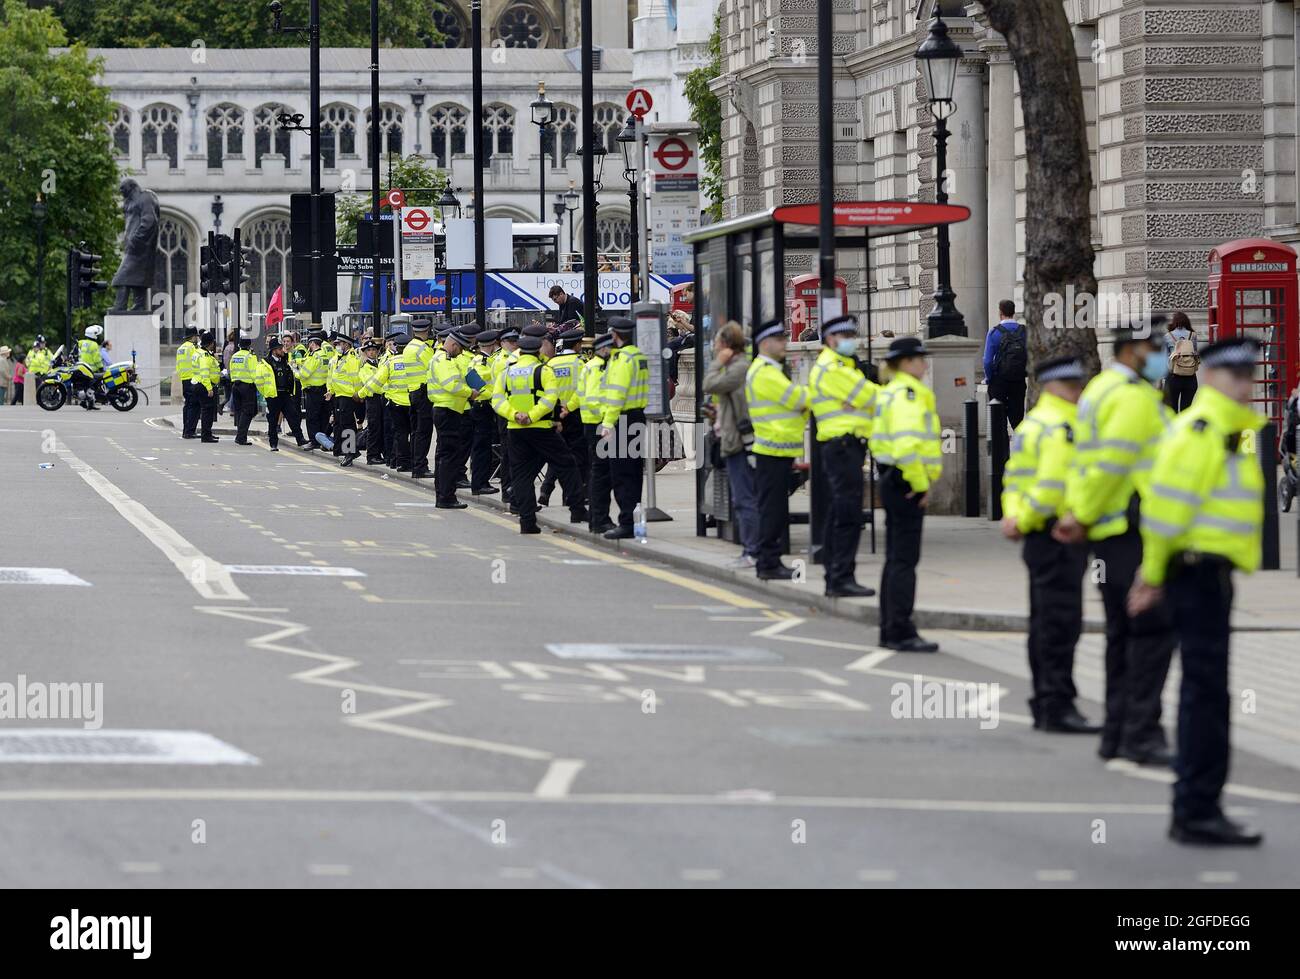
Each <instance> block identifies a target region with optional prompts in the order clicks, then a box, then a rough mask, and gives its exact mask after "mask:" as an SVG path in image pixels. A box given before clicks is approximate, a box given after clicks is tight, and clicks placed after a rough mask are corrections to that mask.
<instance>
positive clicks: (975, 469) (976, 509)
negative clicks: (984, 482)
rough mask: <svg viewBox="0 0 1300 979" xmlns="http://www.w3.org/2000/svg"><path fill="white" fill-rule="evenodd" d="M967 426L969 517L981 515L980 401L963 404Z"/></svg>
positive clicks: (967, 502) (967, 508)
mask: <svg viewBox="0 0 1300 979" xmlns="http://www.w3.org/2000/svg"><path fill="white" fill-rule="evenodd" d="M962 407H963V409H964V410H965V427H966V511H965V515H966V516H968V517H978V516H979V515H980V403H979V402H978V401H975V400H971V401H966V402H963V404H962Z"/></svg>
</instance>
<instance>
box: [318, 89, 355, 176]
mask: <svg viewBox="0 0 1300 979" xmlns="http://www.w3.org/2000/svg"><path fill="white" fill-rule="evenodd" d="M356 152H357V110H356V109H354V108H352V106H350V105H344V104H343V103H342V102H335V103H333V104H331V105H327V106H325V108H323V109H321V110H320V157H321V165H322V166H323V167H324V168H325V169H326V170H333V169H334V168H335V167H337V166H338V165H339V157H340V156H354V155H355V154H356Z"/></svg>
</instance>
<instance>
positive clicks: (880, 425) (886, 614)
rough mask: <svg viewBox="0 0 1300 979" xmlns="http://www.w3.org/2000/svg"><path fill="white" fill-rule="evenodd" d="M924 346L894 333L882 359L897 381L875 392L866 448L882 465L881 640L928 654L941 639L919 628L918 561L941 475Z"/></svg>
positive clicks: (936, 420) (887, 645)
mask: <svg viewBox="0 0 1300 979" xmlns="http://www.w3.org/2000/svg"><path fill="white" fill-rule="evenodd" d="M928 355H929V351H928V350H926V349H925V344H923V343H922V342H921V340H920V338H919V337H899V338H898V339H897V340H894V341H893V342H892V343H890V345H889V353H887V354H886V355H885V361H886V362H887V363H888V364H889V365H890V367H892V368H893V370H894V378H893V380H891V381H890V382H889V383H888V384H887V385H885V387H884V388H883V389H882V390H881V391H880V393H879V394H878V395H877V397H876V404H877V408H876V419H875V422H874V424H873V425H872V428H871V453H872V455H874V456H875V457H876V462H877V464H878V465H879V466H880V499H881V502H882V503H883V504H884V507H885V515H886V518H887V520H886V523H885V567H884V569H883V570H882V571H881V574H880V645H882V646H884V647H885V648H886V649H896V650H898V651H900V652H904V653H933V652H937V651H938V649H939V644H938V643H933V642H927V641H926V640H924V639H922V638H921V637H920V636H919V635H917V632H916V626H915V624H913V622H912V609H913V607H914V605H915V604H916V565H917V564H918V563H919V562H920V560H921V529H922V526H923V525H924V522H925V507H926V504H927V503H928V502H929V495H930V486H931V485H932V484H933V483H934V481H935V480H937V479H938V478H939V476H940V474H941V473H942V472H943V456H942V454H941V453H942V448H941V446H940V443H939V413H938V411H937V410H936V409H935V403H934V392H933V391H931V390H930V389H929V388H928V387H926V386H925V384H924V383H923V382H922V381H921V378H922V377H924V376H925V358H926V357H927V356H928Z"/></svg>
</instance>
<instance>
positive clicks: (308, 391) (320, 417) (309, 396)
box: [298, 332, 329, 452]
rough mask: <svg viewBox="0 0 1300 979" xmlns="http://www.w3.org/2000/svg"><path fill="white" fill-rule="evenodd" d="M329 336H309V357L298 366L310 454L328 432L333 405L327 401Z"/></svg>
mask: <svg viewBox="0 0 1300 979" xmlns="http://www.w3.org/2000/svg"><path fill="white" fill-rule="evenodd" d="M324 343H325V334H324V333H319V332H312V333H309V334H307V354H306V356H304V357H303V358H302V359H301V361H299V364H298V381H299V383H300V384H301V385H302V409H303V421H304V422H305V423H306V429H307V444H306V445H305V446H303V448H304V449H306V450H307V451H308V452H311V451H314V450H315V449H317V448H318V447H319V446H320V442H319V441H317V436H318V435H321V434H323V433H324V432H325V423H326V419H327V418H328V417H329V405H328V404H327V403H326V401H325V382H326V381H327V380H329V361H328V360H327V359H326V357H325V356H324V355H323V354H322V352H321V348H322V346H323V345H324Z"/></svg>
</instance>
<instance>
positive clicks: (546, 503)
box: [537, 493, 551, 510]
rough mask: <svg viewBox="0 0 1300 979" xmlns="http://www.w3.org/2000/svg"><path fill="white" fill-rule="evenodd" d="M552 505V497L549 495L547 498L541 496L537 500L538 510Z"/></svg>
mask: <svg viewBox="0 0 1300 979" xmlns="http://www.w3.org/2000/svg"><path fill="white" fill-rule="evenodd" d="M550 505H551V495H550V494H549V493H547V494H546V495H545V496H539V497H538V498H537V509H539V510H540V509H541V508H542V507H544V506H550Z"/></svg>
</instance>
